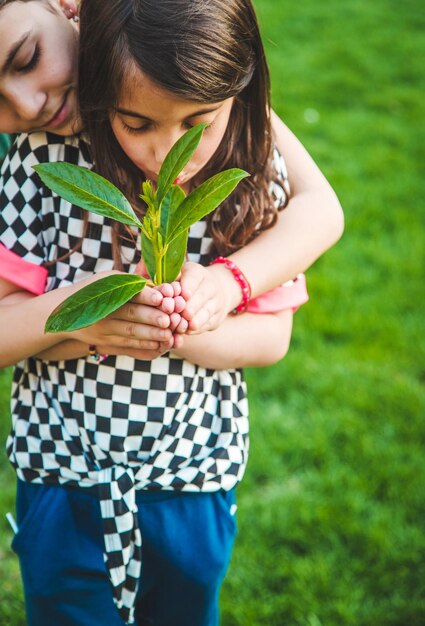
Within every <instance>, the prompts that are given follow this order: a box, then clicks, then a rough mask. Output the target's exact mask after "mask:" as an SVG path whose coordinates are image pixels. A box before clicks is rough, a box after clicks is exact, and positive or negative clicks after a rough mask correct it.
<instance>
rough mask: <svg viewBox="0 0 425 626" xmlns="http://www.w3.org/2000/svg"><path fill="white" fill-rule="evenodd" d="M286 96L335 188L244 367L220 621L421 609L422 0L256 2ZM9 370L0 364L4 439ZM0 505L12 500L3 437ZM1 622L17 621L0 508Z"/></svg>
mask: <svg viewBox="0 0 425 626" xmlns="http://www.w3.org/2000/svg"><path fill="white" fill-rule="evenodd" d="M255 5H256V7H257V9H258V12H259V17H260V22H261V25H262V29H263V33H264V37H265V42H266V47H267V51H268V55H269V61H270V65H271V70H272V78H273V103H274V107H275V109H276V110H277V111H278V113H279V114H280V115H281V116H282V117H283V119H284V120H285V121H286V122H287V124H288V125H289V126H290V127H291V128H292V129H293V130H294V132H295V133H296V134H297V136H298V137H299V138H300V139H301V140H302V141H303V143H304V144H305V145H306V147H307V148H308V150H309V151H310V152H311V153H312V155H313V156H314V158H315V159H316V161H317V162H318V163H319V164H320V166H321V168H322V170H323V171H324V172H325V174H326V176H327V177H328V178H329V180H330V181H331V183H332V185H333V186H334V188H335V189H336V191H337V193H338V195H339V197H340V200H341V203H342V205H343V207H344V210H345V215H346V232H345V235H344V237H343V239H342V241H341V242H340V243H339V244H338V245H337V246H336V247H335V248H334V249H333V250H332V251H330V252H329V253H327V254H326V255H325V257H324V258H323V259H321V260H320V261H319V262H318V263H316V265H315V266H314V268H312V269H311V270H310V271H309V273H308V284H309V291H310V296H311V300H310V303H309V304H308V305H307V306H305V307H304V308H303V309H302V310H300V311H299V312H298V313H297V314H296V320H295V329H294V336H293V341H292V346H291V350H290V353H289V355H288V356H287V358H286V359H285V360H284V361H283V362H282V363H281V364H279V365H277V366H275V367H272V368H268V369H266V370H261V371H249V372H248V373H247V378H248V384H249V386H250V398H251V415H252V436H251V459H250V463H249V466H248V470H247V474H246V478H245V481H244V482H243V484H242V485H241V487H240V489H239V513H238V515H239V518H238V519H239V531H240V532H239V537H238V540H237V545H236V549H235V553H234V559H233V562H232V566H231V569H230V571H229V574H228V577H227V580H226V584H225V587H224V590H223V594H222V609H223V610H222V625H223V626H260V625H261V626H264V625H266V626H283V625H285V626H420V625H423V624H425V533H424V519H425V502H424V494H425V459H424V453H423V444H424V440H425V425H424V419H423V416H424V413H425V411H424V409H425V406H424V405H425V397H424V391H423V386H422V384H423V381H424V353H425V350H424V338H423V332H422V329H423V323H422V322H423V313H422V312H421V311H420V304H422V302H423V298H422V296H423V267H424V258H423V250H424V237H423V232H424V228H423V227H424V209H423V198H422V197H421V193H420V191H421V188H422V187H423V185H422V171H421V172H420V169H419V168H420V167H421V168H422V167H423V163H424V137H423V135H422V136H421V131H420V128H421V127H422V128H423V118H424V106H423V93H424V87H425V85H424V82H425V81H424V79H423V75H422V73H421V69H422V60H423V58H424V52H425V50H424V36H423V32H424V26H425V24H424V21H425V16H424V13H423V10H422V3H420V2H419V0H404V2H403V3H399V2H397V3H396V2H395V1H393V0H375V1H374V2H373V3H372V2H367V1H366V0H346V1H345V2H340V1H338V0H327V1H326V2H322V3H319V2H317V1H315V0H304V2H293V1H286V0H256V1H255ZM9 380H10V372H9V371H5V372H2V373H0V394H1V395H0V411H1V413H0V414H1V419H0V424H1V438H2V440H4V439H5V437H6V433H7V431H8V429H9V416H8V409H7V396H8V386H9ZM1 454H2V457H1V465H0V481H1V485H2V489H1V491H0V510H1V511H2V512H3V511H7V510H13V506H14V504H13V491H14V484H13V483H14V477H13V473H12V472H11V470H10V469H9V467H8V465H7V462H6V459H5V455H4V452H3V451H2V453H1ZM0 532H1V542H0V581H1V583H0V585H1V587H0V623H1V624H4V625H9V626H22V625H23V624H24V618H23V610H22V599H21V591H20V586H19V574H18V566H17V563H16V560H15V558H14V556H13V555H12V553H11V552H10V549H9V543H10V539H11V531H10V528H9V526H8V525H7V523H6V521H5V520H4V515H3V514H2V515H1V517H0Z"/></svg>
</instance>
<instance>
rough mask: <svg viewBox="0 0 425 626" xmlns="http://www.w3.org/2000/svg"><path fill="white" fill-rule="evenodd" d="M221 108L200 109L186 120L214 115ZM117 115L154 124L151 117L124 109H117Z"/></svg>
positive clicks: (218, 106)
mask: <svg viewBox="0 0 425 626" xmlns="http://www.w3.org/2000/svg"><path fill="white" fill-rule="evenodd" d="M220 107H221V103H220V104H219V105H217V106H215V107H211V108H209V109H200V110H199V111H195V112H194V113H191V114H190V115H188V116H187V117H186V118H185V119H187V120H188V119H190V118H191V117H197V116H198V115H205V114H206V113H213V112H214V111H217V110H218V109H219V108H220ZM115 111H116V113H121V115H126V116H128V117H135V118H137V119H139V120H143V121H144V122H153V120H151V118H150V117H147V116H146V115H141V114H140V113H136V112H135V111H129V110H128V109H122V108H121V107H115Z"/></svg>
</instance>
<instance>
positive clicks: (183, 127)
mask: <svg viewBox="0 0 425 626" xmlns="http://www.w3.org/2000/svg"><path fill="white" fill-rule="evenodd" d="M232 104H233V98H229V99H227V100H224V101H223V102H218V103H214V104H202V103H199V102H191V101H188V100H182V99H181V98H177V97H176V96H174V95H173V94H172V93H171V92H169V91H166V90H165V89H163V88H161V87H159V86H158V85H157V84H155V83H154V82H153V81H152V80H151V79H150V78H148V77H147V76H146V75H145V74H143V73H142V72H141V71H140V70H135V71H134V72H132V75H131V79H130V80H128V81H127V83H126V84H125V86H124V89H123V93H122V95H121V99H120V101H119V103H118V106H117V108H116V110H115V112H114V114H113V115H111V118H110V119H111V126H112V130H113V133H114V135H115V137H116V139H117V141H118V143H119V144H120V146H121V148H122V149H123V150H124V152H125V154H126V155H127V156H128V157H129V159H130V160H131V161H132V162H133V163H134V164H135V165H136V166H137V167H138V168H139V169H140V170H141V171H142V172H143V173H144V175H145V176H146V178H149V179H150V180H152V181H156V180H157V178H158V174H159V170H160V167H161V165H162V162H163V161H164V158H165V156H166V155H167V153H168V151H169V150H170V148H171V147H172V146H173V144H174V143H175V142H176V141H177V140H178V139H179V138H180V137H181V136H182V135H183V134H184V133H185V132H186V131H187V130H188V129H189V128H190V127H192V126H195V125H196V124H201V123H207V124H209V126H208V128H207V129H206V130H205V132H204V135H203V137H202V140H201V143H200V144H199V146H198V148H197V150H196V152H195V154H194V155H193V157H192V159H191V161H190V162H189V163H188V165H187V166H186V167H185V169H184V170H183V172H182V173H181V174H180V176H179V178H178V179H177V182H178V184H179V185H180V186H181V187H183V189H185V190H186V191H187V190H188V188H189V187H190V185H189V183H190V180H191V179H192V178H194V177H195V176H196V175H197V174H198V173H199V172H200V171H201V170H202V169H203V168H204V167H205V165H206V164H207V163H208V161H209V160H210V159H211V157H212V156H213V154H214V152H215V151H216V150H217V148H218V146H219V145H220V142H221V140H222V139H223V136H224V133H225V131H226V128H227V124H228V121H229V117H230V112H231V109H232Z"/></svg>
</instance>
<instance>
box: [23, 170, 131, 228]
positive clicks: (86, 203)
mask: <svg viewBox="0 0 425 626" xmlns="http://www.w3.org/2000/svg"><path fill="white" fill-rule="evenodd" d="M34 169H35V171H36V172H37V174H38V175H39V176H40V178H41V180H42V181H43V183H44V184H45V185H47V187H49V188H50V189H51V190H52V191H54V192H55V193H57V194H58V195H59V196H61V197H62V198H64V199H65V200H67V201H68V202H71V203H72V204H75V205H76V206H79V207H81V208H82V209H86V210H87V211H92V212H93V213H97V214H98V215H103V216H104V217H109V218H111V219H114V220H117V222H121V223H122V224H129V225H131V226H138V227H139V228H140V226H141V223H140V220H139V219H138V217H137V215H136V214H135V213H134V211H133V209H132V207H131V204H130V203H129V202H128V200H127V198H126V197H125V196H124V195H123V194H122V193H121V191H120V190H119V189H117V187H115V185H113V184H112V183H110V182H109V181H108V180H106V178H103V176H99V174H96V173H95V172H92V171H90V170H89V169H87V168H86V167H81V166H80V165H73V164H71V163H40V164H39V165H34Z"/></svg>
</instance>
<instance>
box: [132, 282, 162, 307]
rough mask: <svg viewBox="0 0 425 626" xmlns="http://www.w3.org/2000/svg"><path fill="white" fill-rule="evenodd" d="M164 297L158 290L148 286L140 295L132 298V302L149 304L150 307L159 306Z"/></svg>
mask: <svg viewBox="0 0 425 626" xmlns="http://www.w3.org/2000/svg"><path fill="white" fill-rule="evenodd" d="M163 298H164V296H163V295H162V293H161V292H160V291H158V289H153V288H152V287H148V286H146V287H145V288H144V289H143V290H142V291H141V292H140V293H138V294H136V295H135V296H134V298H132V302H135V303H137V304H147V305H149V306H159V305H160V304H161V302H162V300H163Z"/></svg>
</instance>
